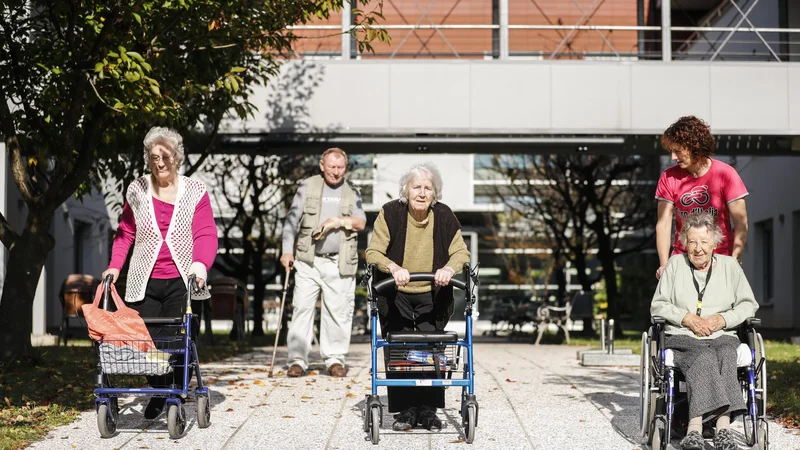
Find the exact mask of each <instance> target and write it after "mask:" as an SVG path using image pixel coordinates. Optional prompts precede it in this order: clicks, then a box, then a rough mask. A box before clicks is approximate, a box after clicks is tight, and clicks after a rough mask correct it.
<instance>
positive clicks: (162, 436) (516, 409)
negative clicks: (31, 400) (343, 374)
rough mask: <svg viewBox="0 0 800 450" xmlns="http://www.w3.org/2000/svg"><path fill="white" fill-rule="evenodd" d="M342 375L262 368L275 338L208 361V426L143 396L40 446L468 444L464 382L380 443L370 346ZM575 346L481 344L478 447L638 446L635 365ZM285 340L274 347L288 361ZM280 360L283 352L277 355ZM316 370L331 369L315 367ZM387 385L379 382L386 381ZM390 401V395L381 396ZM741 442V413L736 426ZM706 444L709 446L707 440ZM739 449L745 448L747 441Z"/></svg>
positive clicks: (794, 441) (190, 411)
mask: <svg viewBox="0 0 800 450" xmlns="http://www.w3.org/2000/svg"><path fill="white" fill-rule="evenodd" d="M351 349H352V352H351V353H352V357H351V358H350V360H349V364H350V372H349V374H348V375H349V376H348V377H347V378H345V379H334V378H330V377H328V376H325V375H317V374H312V375H310V376H307V377H304V378H299V379H289V378H286V377H285V376H284V374H283V372H280V373H279V374H278V376H276V377H275V378H272V379H268V378H267V371H266V365H267V364H269V358H270V356H271V351H272V349H271V348H264V349H258V350H257V351H255V352H253V353H250V354H247V355H244V356H241V357H237V358H233V359H229V360H226V361H223V362H219V363H215V364H205V365H204V366H203V367H202V369H203V371H204V374H205V375H204V376H205V377H206V378H207V379H208V381H209V386H210V389H211V403H212V410H211V422H212V424H211V427H210V428H207V429H199V428H197V426H196V423H195V419H194V418H195V408H194V403H193V402H187V404H186V411H187V415H188V417H189V423H188V430H187V433H186V436H185V437H184V438H182V439H180V440H179V441H173V440H171V439H170V438H169V434H168V433H167V430H166V419H165V418H164V416H163V415H162V416H161V417H160V418H158V419H156V420H154V421H150V420H145V419H144V418H143V417H142V411H143V410H144V406H145V405H146V399H131V400H129V401H126V402H123V406H122V409H121V411H120V426H119V428H120V433H119V435H118V436H116V437H114V438H112V439H100V437H99V434H98V431H97V425H96V415H95V413H94V412H93V411H90V412H86V413H83V414H82V415H81V419H80V421H78V422H76V423H73V424H71V425H67V426H64V427H61V428H59V429H57V430H55V431H53V432H51V433H50V434H49V435H48V436H47V438H46V439H44V440H42V441H41V442H38V443H35V444H33V445H32V446H31V448H34V449H73V448H74V449H94V448H96V449H110V448H120V449H144V448H149V449H164V448H167V449H175V448H186V449H251V448H265V449H348V450H349V449H358V448H364V449H370V448H384V449H427V448H429V449H434V448H435V449H439V448H465V446H466V445H467V444H465V443H464V442H463V436H462V430H461V427H460V416H459V414H458V406H459V393H460V389H456V388H452V389H449V390H448V392H447V408H446V409H445V411H444V412H442V411H440V412H439V415H440V417H441V418H442V419H443V422H445V426H444V428H443V429H442V430H441V431H440V432H433V433H431V432H428V431H426V430H422V431H418V430H414V431H411V432H394V431H392V429H391V424H392V418H391V415H389V414H388V413H385V416H384V426H383V428H382V429H381V442H380V444H379V445H378V446H373V445H372V444H371V443H370V442H368V441H365V436H366V435H365V433H363V431H362V419H361V408H362V406H363V404H364V395H365V393H367V392H368V390H369V345H368V344H353V346H352V347H351ZM576 350H579V348H577V347H569V346H533V345H530V344H485V343H479V344H476V369H477V375H476V381H477V385H476V394H477V399H478V402H479V404H480V416H479V421H478V428H477V430H476V437H475V443H474V445H473V446H472V447H467V448H475V449H504V450H505V449H603V450H608V449H639V448H645V447H643V446H641V445H640V444H639V440H638V437H637V435H638V426H639V419H638V408H639V406H638V402H639V400H638V397H639V392H638V367H637V368H585V367H582V366H580V365H579V364H578V362H577V360H576V358H575V353H576ZM285 357H286V349H285V348H283V349H279V362H281V363H283V362H284V361H285ZM281 358H282V359H281ZM312 369H316V370H317V371H318V372H323V371H324V370H323V369H324V367H322V366H312ZM382 392H384V391H382ZM383 403H384V404H386V402H385V399H384V401H383ZM733 427H734V429H735V430H736V431H737V435H738V436H739V437H740V440H741V423H735V424H734V425H733ZM770 443H771V448H772V449H775V450H778V449H780V450H790V449H800V431H797V430H786V429H784V428H782V427H781V426H780V425H777V424H775V423H771V424H770ZM707 448H708V449H711V448H712V446H711V444H710V442H709V444H708V445H707ZM741 448H744V447H741Z"/></svg>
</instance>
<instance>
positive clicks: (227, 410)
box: [225, 408, 233, 412]
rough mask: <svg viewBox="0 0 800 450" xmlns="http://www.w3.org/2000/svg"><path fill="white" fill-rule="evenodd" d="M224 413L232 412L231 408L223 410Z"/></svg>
mask: <svg viewBox="0 0 800 450" xmlns="http://www.w3.org/2000/svg"><path fill="white" fill-rule="evenodd" d="M225 412H233V408H228V409H226V410H225Z"/></svg>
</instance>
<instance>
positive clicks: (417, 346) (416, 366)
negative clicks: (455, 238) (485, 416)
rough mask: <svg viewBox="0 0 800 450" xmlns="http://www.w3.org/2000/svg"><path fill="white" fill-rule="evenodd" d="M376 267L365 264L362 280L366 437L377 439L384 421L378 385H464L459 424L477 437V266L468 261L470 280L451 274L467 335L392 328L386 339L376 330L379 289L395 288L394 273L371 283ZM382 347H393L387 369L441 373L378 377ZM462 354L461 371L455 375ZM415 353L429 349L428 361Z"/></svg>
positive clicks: (415, 277)
mask: <svg viewBox="0 0 800 450" xmlns="http://www.w3.org/2000/svg"><path fill="white" fill-rule="evenodd" d="M374 270H376V268H375V266H374V265H370V266H368V267H367V274H366V276H365V277H364V280H363V281H362V285H363V284H366V285H367V291H368V301H369V310H370V325H371V328H370V330H371V342H372V349H371V350H372V369H371V370H370V374H371V376H372V393H371V394H368V395H367V396H366V401H365V404H364V411H363V419H364V432H366V433H368V434H369V436H368V438H367V439H368V440H370V441H372V443H373V444H377V443H378V441H379V440H380V426H381V423H382V416H383V404H381V401H380V397H379V396H378V387H379V386H387V387H388V386H412V387H413V386H417V387H419V386H434V387H444V388H446V387H450V386H461V389H462V392H461V409H460V414H461V425H462V426H463V427H464V441H465V442H466V443H468V444H471V443H472V442H473V441H474V440H475V428H476V427H477V426H478V402H477V400H476V399H475V369H474V365H473V352H472V306H473V304H474V301H475V295H474V293H473V292H472V290H473V289H474V287H475V286H476V285H477V283H478V272H477V268H476V269H474V270H473V269H471V268H470V267H469V264H465V265H464V273H465V274H466V275H467V276H466V281H461V280H458V279H456V278H453V279H451V280H450V286H453V287H456V288H459V289H462V290H464V297H465V303H466V305H465V311H464V316H465V319H466V330H465V336H464V338H463V339H459V337H458V333H456V332H455V331H432V332H431V331H400V332H389V333H387V334H386V339H381V338H379V337H378V335H377V329H378V295H379V294H383V293H386V292H390V291H391V290H393V289H395V282H394V279H393V278H391V277H389V278H387V279H385V280H382V281H380V282H378V283H374V284H373V279H372V273H373V271H374ZM410 281H412V282H413V281H429V282H433V281H434V274H433V273H412V274H411V279H410ZM380 348H383V349H384V352H389V354H390V356H389V357H388V358H387V360H388V361H389V364H388V365H387V368H386V371H387V372H388V371H390V370H394V369H397V370H403V371H406V372H412V373H413V372H417V371H419V372H424V371H427V372H430V371H431V369H433V370H434V371H435V372H436V375H437V378H424V379H423V378H420V379H408V378H404V379H387V378H378V349H380ZM462 351H463V352H465V353H466V355H465V356H464V357H463V358H464V361H463V376H462V378H457V379H453V378H452V374H453V372H455V371H456V369H457V368H458V365H459V361H460V360H461V357H462V355H461V353H462ZM412 355H431V356H432V357H431V358H430V362H420V361H421V360H420V359H416V358H414V357H413V356H412Z"/></svg>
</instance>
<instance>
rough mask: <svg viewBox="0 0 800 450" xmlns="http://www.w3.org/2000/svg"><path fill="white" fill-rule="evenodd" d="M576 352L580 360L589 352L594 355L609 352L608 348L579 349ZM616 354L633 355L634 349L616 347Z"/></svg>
mask: <svg viewBox="0 0 800 450" xmlns="http://www.w3.org/2000/svg"><path fill="white" fill-rule="evenodd" d="M575 354H576V355H577V356H576V357H577V358H578V360H579V361H580V360H581V358H583V355H587V354H593V355H601V354H602V355H606V354H608V350H598V349H592V350H579V351H577V352H575ZM614 354H615V355H632V354H633V350H631V349H629V348H616V349H614Z"/></svg>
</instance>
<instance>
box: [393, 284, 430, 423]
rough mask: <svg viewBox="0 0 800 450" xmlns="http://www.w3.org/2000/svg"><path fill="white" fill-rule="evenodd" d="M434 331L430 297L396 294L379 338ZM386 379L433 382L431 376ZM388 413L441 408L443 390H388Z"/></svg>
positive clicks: (419, 374) (398, 375)
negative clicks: (409, 332) (389, 333)
mask: <svg viewBox="0 0 800 450" xmlns="http://www.w3.org/2000/svg"><path fill="white" fill-rule="evenodd" d="M415 330H417V331H437V330H436V321H435V319H434V315H433V296H432V294H431V293H430V292H426V293H424V294H405V293H403V292H399V291H398V292H397V296H396V297H395V299H394V301H390V302H389V313H388V314H387V315H386V325H385V326H384V327H383V328H382V333H381V334H383V337H384V338H385V337H386V333H388V332H390V331H415ZM388 354H389V352H388V347H384V348H383V355H384V360H385V361H386V365H387V366H388V364H389V361H388V360H389V357H388ZM386 378H387V379H408V378H416V379H422V378H436V373H434V372H389V371H387V372H386ZM387 390H388V392H389V395H388V396H389V412H398V411H404V410H406V409H408V408H410V407H412V406H429V407H432V408H444V388H442V387H389V388H387Z"/></svg>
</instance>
